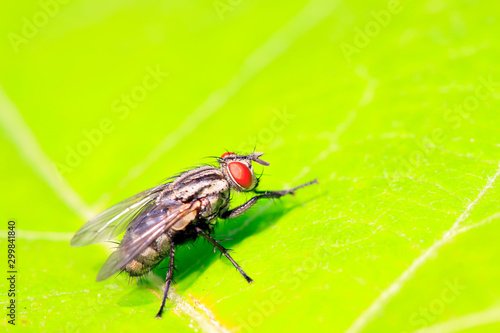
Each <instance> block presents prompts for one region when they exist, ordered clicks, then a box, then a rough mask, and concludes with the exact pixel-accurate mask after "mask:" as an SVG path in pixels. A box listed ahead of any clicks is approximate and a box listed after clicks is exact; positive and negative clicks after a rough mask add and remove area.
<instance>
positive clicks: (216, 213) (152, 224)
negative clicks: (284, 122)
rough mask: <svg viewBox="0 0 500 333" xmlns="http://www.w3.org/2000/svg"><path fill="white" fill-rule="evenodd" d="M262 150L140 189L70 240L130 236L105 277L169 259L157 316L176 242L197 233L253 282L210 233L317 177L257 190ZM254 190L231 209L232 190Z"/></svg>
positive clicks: (133, 272)
mask: <svg viewBox="0 0 500 333" xmlns="http://www.w3.org/2000/svg"><path fill="white" fill-rule="evenodd" d="M261 156H262V153H255V152H254V153H251V154H249V155H237V154H235V153H229V152H227V153H224V154H223V155H222V156H221V157H220V158H218V162H219V168H217V167H214V166H209V165H207V166H202V167H198V168H195V169H192V170H189V171H185V172H183V173H181V174H179V175H177V176H174V177H172V178H170V179H169V181H168V182H167V183H165V184H161V185H159V186H156V187H153V188H151V189H148V190H146V191H144V192H141V193H139V194H136V195H135V196H133V197H130V198H128V199H126V200H124V201H122V202H120V203H118V204H116V205H114V206H112V207H110V208H108V209H107V210H105V211H103V212H102V213H100V214H99V215H97V216H96V217H94V218H92V219H91V220H89V221H88V222H87V223H86V224H84V225H83V227H82V228H80V230H78V231H77V233H76V234H75V235H74V236H73V238H72V239H71V246H75V247H77V246H84V245H90V244H95V243H99V242H102V241H107V240H112V239H113V238H114V237H116V236H118V235H119V234H121V233H122V232H124V231H125V235H124V236H123V239H122V241H121V243H120V245H119V246H118V248H117V250H116V251H115V252H113V253H112V254H111V255H110V256H109V258H108V260H107V261H106V262H105V263H104V265H103V266H102V268H101V270H100V271H99V273H98V274H97V279H96V280H97V281H103V280H106V279H107V278H109V277H111V276H112V275H114V274H115V273H117V272H120V271H125V272H127V273H128V274H129V275H130V276H142V275H144V274H146V273H149V272H150V271H151V270H152V269H153V268H154V267H156V266H157V265H159V264H160V263H161V262H162V261H163V259H165V258H166V257H168V258H169V266H168V272H167V276H166V281H165V290H164V293H163V300H162V303H161V306H160V310H159V311H158V314H157V315H156V318H161V315H162V313H163V308H164V307H165V301H166V299H167V296H168V290H169V288H170V283H171V282H172V278H173V271H174V257H175V249H176V246H178V245H181V244H184V243H187V242H189V241H194V240H196V238H197V237H198V236H201V237H203V238H205V239H206V240H208V241H209V242H210V243H211V244H212V245H213V246H214V247H216V248H217V249H218V250H219V251H220V252H221V253H222V254H223V255H224V256H225V257H226V258H227V259H229V261H231V263H232V264H233V265H234V267H236V269H237V270H238V271H239V272H240V273H241V275H242V276H243V277H244V278H245V280H246V281H247V282H248V283H251V282H252V281H253V280H252V279H251V278H250V277H249V276H248V275H247V274H246V273H245V272H244V271H243V269H241V267H240V266H239V265H238V264H237V263H236V261H234V259H233V258H232V257H231V256H230V255H229V253H228V251H227V250H226V249H225V248H224V247H223V246H222V245H221V244H220V243H219V242H217V241H216V240H215V239H214V238H213V237H212V236H211V234H212V233H213V231H214V227H215V224H216V222H217V219H218V218H220V219H231V218H234V217H237V216H240V215H241V214H243V213H245V212H246V211H247V210H248V209H249V208H250V207H252V206H253V205H254V204H255V203H256V202H257V201H259V200H261V199H270V198H280V197H282V196H284V195H287V194H293V193H294V192H295V191H296V190H298V189H299V188H302V187H305V186H309V185H312V184H315V183H317V180H313V181H311V182H308V183H305V184H302V185H300V186H297V187H294V188H292V189H290V190H283V191H257V190H256V188H257V185H258V183H259V180H258V178H257V177H256V176H255V174H254V171H253V168H252V162H255V163H258V164H261V165H264V166H268V165H269V163H267V162H265V161H263V160H261V159H260V158H259V157H261ZM231 191H236V192H250V191H253V192H254V193H256V194H257V195H256V196H254V197H253V198H251V199H250V200H248V201H247V202H245V203H244V204H242V205H241V206H238V207H235V208H233V209H230V208H229V200H230V192H231Z"/></svg>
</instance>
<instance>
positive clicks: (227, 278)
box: [0, 0, 500, 332]
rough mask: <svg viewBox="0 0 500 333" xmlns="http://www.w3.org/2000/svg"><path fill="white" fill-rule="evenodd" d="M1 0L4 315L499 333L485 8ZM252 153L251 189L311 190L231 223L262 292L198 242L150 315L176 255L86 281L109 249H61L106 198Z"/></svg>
mask: <svg viewBox="0 0 500 333" xmlns="http://www.w3.org/2000/svg"><path fill="white" fill-rule="evenodd" d="M2 7H3V9H2V11H1V13H0V36H1V38H0V85H1V89H0V115H1V116H0V125H1V133H0V145H1V146H0V156H1V163H0V177H1V188H2V192H1V194H0V202H1V205H0V216H1V219H2V222H1V223H2V226H0V229H2V236H1V237H2V238H1V239H0V248H1V249H3V250H2V251H5V252H3V253H4V254H3V255H2V256H3V258H5V259H4V260H5V261H6V257H7V244H8V243H7V239H6V237H7V236H6V235H7V222H8V220H9V219H12V220H14V221H16V227H17V240H16V242H17V243H16V246H17V248H16V258H17V270H18V275H17V296H16V299H17V302H18V303H17V319H16V326H15V327H12V326H11V325H8V324H7V318H6V316H5V315H2V321H1V327H2V329H3V328H5V329H7V330H20V331H23V330H24V331H46V332H54V331H74V332H87V331H96V332H97V331H102V330H107V331H138V330H142V331H146V330H152V331H153V330H155V331H159V330H167V331H169V332H193V331H194V332H276V331H283V332H286V331H290V332H298V331H307V332H309V331H318V332H341V331H346V330H348V331H349V332H412V331H415V330H419V329H423V330H424V331H429V332H431V331H432V332H455V331H458V330H462V329H463V330H465V331H468V332H496V331H498V330H499V329H500V324H499V320H500V319H499V318H500V284H499V283H498V281H499V279H500V268H499V265H498V262H499V260H500V248H499V246H498V244H499V242H498V235H499V233H500V224H499V223H498V218H499V217H500V213H499V211H500V210H499V205H500V201H499V199H498V198H499V194H500V179H498V175H499V172H500V169H499V165H498V162H499V160H500V142H499V140H498V138H499V134H500V131H499V126H498V125H499V120H500V116H499V113H498V107H499V98H500V75H499V72H498V70H499V68H498V67H499V65H498V59H499V56H500V54H499V53H500V52H499V45H500V43H499V42H498V31H499V30H500V29H499V28H500V26H499V22H498V6H497V5H496V4H494V3H491V2H485V1H483V2H480V1H472V0H459V1H451V0H450V1H445V0H428V1H349V2H347V1H335V0H330V1H326V0H325V1H321V0H308V1H289V2H286V3H278V2H269V1H258V0H254V1H246V0H240V1H236V0H234V1H231V0H207V1H176V0H170V1H148V0H146V1H92V0H87V1H81V0H75V1H55V0H41V1H31V0H29V1H21V2H15V3H14V2H13V3H9V4H7V3H5V4H3V6H2ZM255 146H256V147H257V150H258V151H264V152H265V156H264V159H265V160H266V161H269V162H270V163H271V166H269V167H268V168H266V169H265V170H264V172H265V175H264V177H263V179H262V183H261V184H262V189H281V188H285V187H290V186H295V185H298V184H300V183H302V182H305V181H308V180H311V179H314V178H316V177H317V178H318V179H319V181H320V185H318V186H315V187H311V188H308V189H304V190H301V191H300V192H298V193H297V195H296V196H295V197H293V198H292V197H287V198H285V199H283V200H281V201H276V202H275V203H261V204H260V205H259V206H258V207H256V208H254V209H252V210H251V211H250V212H248V213H247V214H246V215H245V216H243V217H241V218H238V219H235V220H231V221H225V222H222V223H220V225H219V228H218V229H217V234H220V235H224V237H222V238H231V240H228V241H225V242H223V244H224V245H226V246H227V247H230V248H232V249H233V250H234V253H233V257H234V258H235V259H236V260H237V261H238V262H239V263H240V264H241V265H242V266H243V268H244V269H245V271H246V272H247V273H248V274H249V275H250V276H251V277H252V278H254V280H255V283H253V284H252V285H247V284H246V283H245V282H244V280H243V279H242V278H241V277H240V276H239V274H238V273H237V271H236V270H235V269H234V268H233V267H232V266H231V264H230V263H229V262H227V260H225V259H222V260H219V255H218V254H214V253H213V251H212V248H211V246H210V245H209V244H207V243H206V242H202V241H197V242H196V243H195V244H194V245H190V246H189V247H186V246H184V247H182V248H181V249H180V250H179V251H178V252H177V253H178V254H177V272H176V282H177V283H176V284H175V285H174V288H173V291H174V292H173V293H172V294H171V298H172V302H170V303H167V307H168V310H167V313H166V314H165V316H164V318H163V320H155V319H154V315H155V313H156V311H157V310H158V307H159V304H160V301H161V300H160V298H159V295H160V294H161V288H162V286H163V282H162V281H163V278H164V276H165V268H164V267H163V269H158V270H157V271H156V274H155V275H152V276H150V278H149V279H148V280H147V281H145V282H144V283H141V284H136V283H129V281H128V279H127V277H125V276H123V275H122V276H118V277H116V278H111V279H109V280H107V281H105V282H102V283H96V282H95V281H94V279H95V276H96V274H97V272H98V270H99V268H100V266H101V265H102V264H103V263H104V261H105V260H106V258H107V255H108V254H109V252H110V251H109V246H101V245H93V246H89V247H85V248H71V247H70V246H69V239H70V238H71V235H72V234H73V233H74V232H75V231H76V230H77V229H78V228H79V227H80V226H81V225H82V224H83V223H84V222H85V220H86V219H88V218H89V217H91V216H92V215H94V214H96V213H98V212H99V211H100V210H102V209H104V208H106V207H107V206H109V205H111V204H113V203H116V202H118V201H120V200H122V199H124V198H126V197H128V196H130V195H133V194H135V193H137V192H139V191H141V190H143V189H145V188H148V187H151V186H154V185H156V184H158V183H159V182H161V181H162V180H163V179H165V178H167V177H169V176H171V175H172V174H175V173H176V172H179V171H181V170H183V169H184V168H186V167H190V166H192V165H196V164H197V163H205V162H209V161H210V160H207V159H205V157H206V156H220V154H222V153H223V152H224V151H225V149H227V150H230V151H234V150H236V151H242V152H245V151H251V150H253V148H254V147H255ZM261 169H262V168H260V167H259V168H258V172H260V171H261ZM248 197H249V195H246V196H245V195H238V196H236V197H235V198H234V199H235V200H234V202H235V204H236V203H238V202H242V201H243V200H245V198H248ZM6 264H7V263H5V266H4V267H7V266H6ZM164 266H165V265H164ZM6 271H7V268H5V272H6ZM5 275H7V273H5ZM0 281H2V282H1V283H0V288H1V289H2V292H1V294H2V299H1V304H2V306H3V307H5V306H7V304H8V302H9V298H8V297H6V291H7V289H8V284H7V283H6V279H5V278H1V279H0ZM2 313H4V312H2Z"/></svg>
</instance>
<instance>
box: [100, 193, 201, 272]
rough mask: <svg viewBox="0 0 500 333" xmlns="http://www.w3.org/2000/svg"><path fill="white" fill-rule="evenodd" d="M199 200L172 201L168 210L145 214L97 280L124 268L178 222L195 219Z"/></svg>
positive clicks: (103, 267)
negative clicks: (181, 202)
mask: <svg viewBox="0 0 500 333" xmlns="http://www.w3.org/2000/svg"><path fill="white" fill-rule="evenodd" d="M200 207H201V204H200V202H199V201H195V202H194V203H186V204H179V203H177V202H175V205H174V204H173V203H172V204H171V205H170V206H169V208H168V210H165V209H161V210H159V211H158V210H157V211H155V210H153V211H152V212H150V213H147V214H145V216H144V217H143V218H142V219H141V221H140V222H139V223H138V224H137V225H136V226H135V227H134V229H131V230H129V231H128V232H130V235H129V237H127V238H126V239H125V238H124V240H123V241H122V243H121V244H120V246H119V247H118V249H117V250H116V251H115V252H113V253H112V254H111V255H110V256H109V258H108V260H106V262H105V263H104V265H103V266H102V268H101V270H100V271H99V273H98V274H97V278H96V281H103V280H106V279H107V278H109V277H111V276H112V275H114V274H115V273H117V272H118V271H120V270H122V269H123V268H124V267H125V266H126V265H127V264H128V263H129V262H130V261H131V260H132V259H134V258H135V257H137V256H138V255H139V254H140V253H142V252H143V251H144V250H145V249H146V248H147V247H148V246H149V245H151V243H153V242H154V241H155V240H156V239H157V238H158V237H159V236H160V235H161V234H162V233H164V232H166V231H167V230H168V229H170V228H171V227H172V226H173V225H175V224H176V223H186V222H185V221H184V220H186V219H188V220H193V219H194V218H195V217H196V215H197V214H198V212H199V211H200Z"/></svg>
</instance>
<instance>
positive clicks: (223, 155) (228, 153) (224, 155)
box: [221, 151, 234, 158]
mask: <svg viewBox="0 0 500 333" xmlns="http://www.w3.org/2000/svg"><path fill="white" fill-rule="evenodd" d="M229 155H234V153H231V152H229V151H228V152H227V153H224V154H222V156H221V157H222V158H224V157H226V156H229Z"/></svg>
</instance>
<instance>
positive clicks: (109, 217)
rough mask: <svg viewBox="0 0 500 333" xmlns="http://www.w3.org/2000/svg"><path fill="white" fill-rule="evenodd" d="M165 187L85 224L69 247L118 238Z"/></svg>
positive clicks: (148, 192) (138, 197) (132, 198)
mask: <svg viewBox="0 0 500 333" xmlns="http://www.w3.org/2000/svg"><path fill="white" fill-rule="evenodd" d="M167 186H169V184H162V185H160V186H157V187H154V188H150V189H148V190H145V191H143V192H141V193H139V194H136V195H134V196H133V197H130V198H128V199H125V200H124V201H122V202H120V203H117V204H116V205H114V206H112V207H110V208H108V209H106V210H105V211H103V212H102V213H100V214H99V215H97V216H95V217H94V218H92V219H90V220H89V221H88V222H87V223H85V224H84V225H83V226H82V227H81V228H80V230H78V231H77V232H76V234H75V235H74V236H73V238H72V239H71V241H70V245H71V246H74V247H78V246H84V245H90V244H95V243H99V242H102V241H106V240H110V239H113V238H114V237H116V236H118V235H119V234H121V233H122V232H124V231H125V230H126V229H127V227H128V224H129V223H130V222H131V221H132V220H133V219H134V218H135V217H136V216H137V215H138V214H139V213H140V212H141V211H142V210H143V209H144V208H145V207H146V206H148V205H149V204H151V203H152V202H154V200H155V199H156V198H157V197H158V196H159V195H160V193H161V192H162V191H163V190H164V189H165V188H166V187H167Z"/></svg>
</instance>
